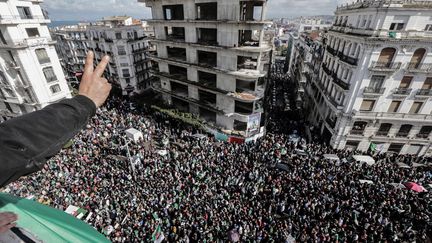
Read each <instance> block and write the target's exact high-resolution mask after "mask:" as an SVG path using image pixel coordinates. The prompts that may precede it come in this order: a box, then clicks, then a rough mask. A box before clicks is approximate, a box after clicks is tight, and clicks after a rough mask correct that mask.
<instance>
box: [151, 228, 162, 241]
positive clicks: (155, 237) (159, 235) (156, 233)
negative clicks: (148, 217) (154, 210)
mask: <svg viewBox="0 0 432 243" xmlns="http://www.w3.org/2000/svg"><path fill="white" fill-rule="evenodd" d="M164 239H165V236H164V234H163V233H162V229H161V227H160V226H159V225H158V226H157V227H156V229H155V231H154V232H153V234H152V241H153V242H154V243H161V242H162V241H163V240H164Z"/></svg>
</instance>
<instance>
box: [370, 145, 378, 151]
mask: <svg viewBox="0 0 432 243" xmlns="http://www.w3.org/2000/svg"><path fill="white" fill-rule="evenodd" d="M370 149H371V150H372V152H375V151H376V149H377V145H376V144H375V143H371V144H370Z"/></svg>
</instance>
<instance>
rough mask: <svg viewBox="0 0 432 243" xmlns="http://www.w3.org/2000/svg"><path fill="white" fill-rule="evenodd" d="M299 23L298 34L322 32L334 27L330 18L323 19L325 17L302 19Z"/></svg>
mask: <svg viewBox="0 0 432 243" xmlns="http://www.w3.org/2000/svg"><path fill="white" fill-rule="evenodd" d="M298 21H299V23H298V32H299V33H302V32H310V31H320V30H327V29H328V28H330V26H332V21H331V20H329V18H328V17H327V18H323V17H318V16H316V17H313V16H308V17H301V18H300V19H299V20H298Z"/></svg>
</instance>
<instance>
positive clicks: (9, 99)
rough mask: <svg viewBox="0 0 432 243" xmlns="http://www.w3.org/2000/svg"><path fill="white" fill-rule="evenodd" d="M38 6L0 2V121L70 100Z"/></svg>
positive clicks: (35, 3)
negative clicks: (62, 100) (60, 101)
mask: <svg viewBox="0 0 432 243" xmlns="http://www.w3.org/2000/svg"><path fill="white" fill-rule="evenodd" d="M42 2H43V1H42V0H38V1H21V0H8V1H0V121H3V120H6V119H9V118H11V117H15V116H19V115H22V114H24V113H28V112H32V111H34V110H38V109H41V108H43V107H44V106H46V105H49V104H51V103H55V102H57V101H59V100H61V99H64V98H67V97H70V96H71V94H70V91H69V87H68V85H67V83H66V81H65V77H64V75H63V71H62V68H61V65H60V62H59V60H58V57H57V53H56V51H55V48H54V44H55V41H53V40H52V39H51V36H50V33H49V31H48V27H47V24H48V23H50V20H49V19H48V16H47V15H46V14H45V13H44V12H43V10H42V9H41V7H40V3H42Z"/></svg>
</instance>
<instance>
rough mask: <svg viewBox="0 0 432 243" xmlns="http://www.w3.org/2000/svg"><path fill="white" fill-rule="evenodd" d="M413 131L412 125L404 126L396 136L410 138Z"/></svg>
mask: <svg viewBox="0 0 432 243" xmlns="http://www.w3.org/2000/svg"><path fill="white" fill-rule="evenodd" d="M411 129H412V125H409V124H406V125H402V126H401V127H400V129H399V132H398V133H397V134H396V136H397V137H408V135H409V133H410V131H411Z"/></svg>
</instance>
